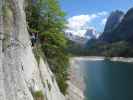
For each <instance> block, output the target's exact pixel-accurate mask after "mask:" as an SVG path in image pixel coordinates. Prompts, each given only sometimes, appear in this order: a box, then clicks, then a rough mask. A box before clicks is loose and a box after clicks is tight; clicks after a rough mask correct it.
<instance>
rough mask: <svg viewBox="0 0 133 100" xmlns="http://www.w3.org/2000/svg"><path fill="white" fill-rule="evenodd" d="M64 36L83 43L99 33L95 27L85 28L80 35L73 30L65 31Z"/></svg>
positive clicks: (95, 37)
mask: <svg viewBox="0 0 133 100" xmlns="http://www.w3.org/2000/svg"><path fill="white" fill-rule="evenodd" d="M65 36H66V37H67V38H68V39H69V40H71V41H73V42H76V43H78V44H85V43H87V41H88V40H90V39H97V38H98V37H99V33H97V32H96V30H95V29H87V30H86V32H85V33H84V34H83V35H82V36H80V35H78V34H74V33H73V31H72V32H71V31H69V32H65Z"/></svg>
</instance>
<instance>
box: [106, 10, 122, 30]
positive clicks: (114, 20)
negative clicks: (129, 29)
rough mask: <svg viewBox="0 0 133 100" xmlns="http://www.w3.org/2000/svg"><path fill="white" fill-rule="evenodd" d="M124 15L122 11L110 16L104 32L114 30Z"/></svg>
mask: <svg viewBox="0 0 133 100" xmlns="http://www.w3.org/2000/svg"><path fill="white" fill-rule="evenodd" d="M123 16H124V13H123V12H122V11H119V10H116V11H114V12H112V13H111V14H110V16H109V17H108V19H107V23H106V25H105V29H104V32H110V31H112V30H114V29H115V28H116V27H117V26H118V25H119V23H120V22H121V20H122V18H123Z"/></svg>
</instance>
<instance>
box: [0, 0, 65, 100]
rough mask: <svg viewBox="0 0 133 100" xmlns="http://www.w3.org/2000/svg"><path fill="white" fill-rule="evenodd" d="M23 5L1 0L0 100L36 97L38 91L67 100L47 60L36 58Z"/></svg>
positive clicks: (50, 99)
mask: <svg viewBox="0 0 133 100" xmlns="http://www.w3.org/2000/svg"><path fill="white" fill-rule="evenodd" d="M24 4H25V1H24V0H0V100H34V94H35V93H36V92H38V91H41V93H42V95H43V96H44V100H65V98H64V96H63V95H62V94H61V92H60V90H59V88H58V85H57V83H56V80H55V78H54V75H53V73H52V72H51V70H50V69H49V66H48V64H47V61H46V60H45V61H44V60H43V59H42V58H40V61H39V62H38V63H37V61H36V59H35V57H34V54H33V52H32V48H31V46H30V37H29V35H28V31H27V25H26V19H25V12H24ZM39 100H40V99H39Z"/></svg>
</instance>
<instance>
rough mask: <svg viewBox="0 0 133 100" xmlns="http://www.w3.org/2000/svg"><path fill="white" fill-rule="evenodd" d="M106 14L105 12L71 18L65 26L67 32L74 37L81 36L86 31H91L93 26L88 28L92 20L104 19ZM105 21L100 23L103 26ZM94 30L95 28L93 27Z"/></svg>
mask: <svg viewBox="0 0 133 100" xmlns="http://www.w3.org/2000/svg"><path fill="white" fill-rule="evenodd" d="M107 15H108V13H107V12H105V11H102V12H98V13H96V14H83V15H77V16H72V17H70V18H68V24H67V30H66V31H67V32H71V33H73V34H75V35H79V36H83V35H84V33H85V32H86V31H87V29H89V28H90V29H92V27H93V26H90V24H92V22H93V20H95V19H98V18H100V19H101V18H103V17H104V18H105V16H107ZM105 22H106V20H105V19H104V20H102V23H103V24H105ZM93 28H95V27H93Z"/></svg>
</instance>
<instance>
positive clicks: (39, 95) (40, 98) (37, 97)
mask: <svg viewBox="0 0 133 100" xmlns="http://www.w3.org/2000/svg"><path fill="white" fill-rule="evenodd" d="M33 97H34V99H35V100H44V95H43V93H42V91H36V92H34V93H33Z"/></svg>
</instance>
